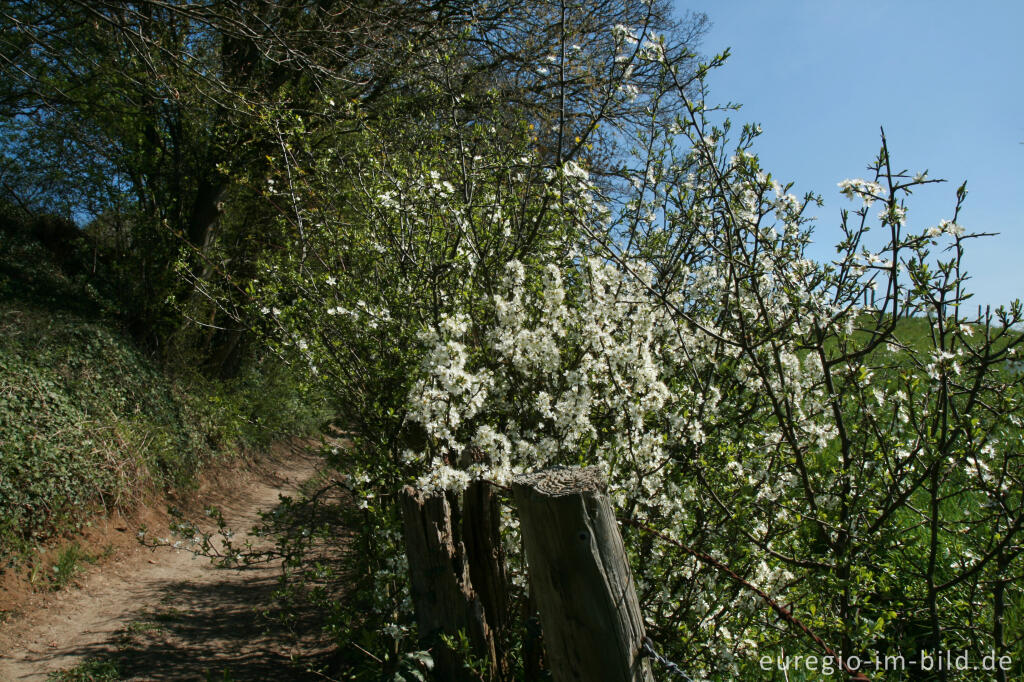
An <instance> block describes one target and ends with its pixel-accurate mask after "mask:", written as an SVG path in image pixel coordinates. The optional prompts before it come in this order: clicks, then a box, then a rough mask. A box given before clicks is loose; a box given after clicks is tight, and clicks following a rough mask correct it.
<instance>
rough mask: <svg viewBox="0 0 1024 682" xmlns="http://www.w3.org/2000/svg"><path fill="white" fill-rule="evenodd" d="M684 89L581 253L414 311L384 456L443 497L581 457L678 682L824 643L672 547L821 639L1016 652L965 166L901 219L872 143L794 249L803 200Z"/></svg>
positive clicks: (851, 644) (998, 429) (997, 359)
mask: <svg viewBox="0 0 1024 682" xmlns="http://www.w3.org/2000/svg"><path fill="white" fill-rule="evenodd" d="M688 107H689V109H688V111H689V116H690V118H689V119H680V122H679V126H678V130H677V132H679V133H681V134H683V135H687V136H689V140H690V143H691V145H690V146H689V147H678V146H669V147H667V148H666V149H665V150H664V155H663V156H662V157H661V158H660V160H656V161H657V162H654V163H649V164H648V166H647V168H646V170H645V177H644V178H641V179H639V180H637V179H636V178H635V177H634V180H637V181H635V182H634V183H633V185H634V186H635V187H640V186H642V187H643V191H640V192H638V193H637V195H636V196H635V197H634V198H633V199H632V200H631V202H628V203H626V204H625V208H624V209H623V210H624V214H625V215H626V216H627V217H628V215H629V214H634V215H635V214H637V213H638V211H639V212H640V214H641V215H643V217H642V218H641V219H640V220H633V221H632V222H630V221H628V220H626V219H623V218H622V217H620V218H619V219H617V220H611V221H610V222H611V223H612V224H614V225H618V226H620V227H621V226H624V225H625V226H627V227H626V228H625V230H624V231H622V232H619V233H615V231H614V230H610V229H605V230H603V231H602V232H600V233H598V232H597V231H591V233H590V235H591V237H592V238H593V240H592V241H591V242H590V247H591V248H590V250H589V255H588V254H587V247H586V246H584V247H583V248H582V249H581V250H580V252H578V253H577V254H576V257H575V258H570V259H567V260H565V261H563V262H561V263H547V264H545V265H543V266H540V265H538V266H536V267H534V268H533V271H532V273H529V272H527V268H525V267H524V265H523V264H522V263H519V262H517V261H511V262H510V263H509V265H508V269H507V273H506V276H505V278H504V281H503V283H502V286H501V287H500V289H499V290H498V291H497V292H496V293H495V294H494V295H493V298H492V305H493V315H492V316H490V317H488V318H481V317H479V316H478V317H477V320H473V319H472V318H471V317H470V316H468V315H466V314H463V313H460V312H458V311H456V312H453V313H451V314H448V315H444V316H442V317H441V318H440V319H439V320H438V321H437V322H436V323H435V324H431V325H428V326H427V327H426V328H425V329H424V331H423V332H422V333H421V335H420V341H421V343H422V344H423V346H424V348H425V352H424V355H423V359H422V364H421V376H420V378H419V379H418V380H417V381H416V383H415V384H414V386H413V388H412V390H411V391H410V393H409V402H408V415H407V418H408V419H409V420H411V421H413V422H416V423H417V424H419V425H420V426H421V427H422V428H423V431H424V433H425V436H426V437H425V440H424V444H423V446H422V447H420V448H413V449H409V450H407V451H406V452H405V454H404V461H405V463H406V465H407V466H408V467H409V468H408V471H409V472H410V474H411V475H415V476H416V480H417V485H418V486H419V487H421V488H424V489H428V490H429V489H435V490H447V491H452V490H460V489H462V488H464V487H465V486H466V485H467V484H468V483H469V482H470V481H472V480H477V479H485V480H490V481H493V482H495V483H497V484H499V485H505V484H507V483H508V481H509V479H510V477H511V476H512V475H514V474H516V473H518V472H522V471H525V470H532V469H537V468H541V467H545V466H549V465H552V464H596V465H598V466H601V467H602V468H603V469H604V470H605V471H606V472H607V475H608V478H609V482H610V486H611V491H612V495H613V499H614V500H615V502H616V504H617V507H618V509H619V512H620V514H621V515H622V518H623V519H624V520H625V521H628V522H630V523H629V524H627V525H624V527H623V528H624V532H625V533H626V535H627V545H628V547H629V550H630V552H631V557H632V560H633V562H634V568H635V575H636V578H637V581H638V588H639V592H640V594H641V599H642V602H643V605H644V609H645V613H646V616H647V618H648V621H649V628H650V630H651V632H652V633H654V634H655V638H656V640H657V641H659V642H660V643H661V644H662V645H663V646H664V647H666V648H667V649H668V650H670V651H671V652H672V653H673V655H675V656H676V657H677V658H680V659H682V660H684V661H686V663H687V666H688V668H689V669H690V670H693V671H699V672H700V674H703V675H707V676H710V677H716V678H721V679H730V678H732V677H733V676H735V675H742V676H744V678H746V676H748V675H756V674H757V672H756V671H757V668H756V667H755V662H756V661H757V660H758V656H759V655H760V654H761V653H762V652H765V651H767V652H769V653H771V654H773V655H774V654H775V653H777V652H779V651H782V650H783V649H785V651H787V652H790V653H799V652H803V653H819V654H820V653H821V651H820V650H818V649H817V645H816V644H815V643H814V642H813V641H812V640H810V639H809V638H806V637H804V636H803V634H802V633H801V632H799V631H794V629H792V628H790V627H789V626H788V625H787V624H786V623H785V622H783V621H781V620H780V619H779V618H778V617H777V615H776V613H775V612H773V611H772V610H771V609H769V608H768V606H767V605H766V604H765V603H764V602H763V600H762V599H761V598H759V597H758V596H757V595H756V594H755V593H754V592H753V591H751V590H750V589H748V587H746V586H744V585H742V584H741V583H740V582H738V581H736V580H735V579H733V578H731V577H730V576H728V575H726V574H723V573H722V572H721V571H719V570H717V569H716V568H715V567H714V566H710V565H707V563H704V562H702V561H700V560H698V558H696V555H695V553H692V552H691V553H687V552H685V551H681V550H680V548H679V547H678V546H677V545H675V544H673V542H672V541H673V540H676V541H682V542H683V543H685V545H687V546H689V547H693V548H697V549H698V550H699V551H700V552H703V553H706V554H707V555H710V556H711V557H713V558H714V559H716V560H718V561H720V562H722V563H724V564H726V565H728V566H729V567H731V568H732V569H733V570H734V571H736V572H737V573H739V574H740V575H741V576H742V577H743V578H744V579H745V580H747V581H748V582H749V583H752V584H753V585H754V586H756V587H759V588H760V589H761V590H763V591H764V592H765V593H767V594H768V595H770V596H772V597H774V599H775V600H776V601H777V602H778V603H783V604H786V605H788V608H789V609H790V610H791V612H792V613H793V614H794V615H796V616H797V617H798V618H799V619H801V620H802V621H803V622H804V623H805V624H806V625H808V626H810V627H811V628H812V629H814V630H816V631H817V632H818V634H819V635H821V636H822V637H824V638H825V640H826V641H828V642H831V644H832V646H833V649H835V650H841V651H843V652H845V653H846V655H857V656H859V657H860V658H861V659H862V660H874V657H875V656H876V655H880V656H884V655H886V654H892V653H897V652H902V653H909V654H910V655H916V653H917V651H918V650H920V649H956V650H960V649H966V650H968V651H970V652H971V654H972V655H973V656H974V657H975V658H976V659H977V660H980V657H981V656H983V655H984V654H985V653H986V652H988V651H989V649H992V650H995V651H997V652H1014V653H1016V654H1018V657H1017V660H1018V661H1020V657H1019V654H1020V647H1021V637H1022V635H1024V632H1022V631H1020V629H1019V625H1017V624H1018V623H1019V620H1018V616H1016V615H1013V616H1011V615H1009V614H1011V613H1015V608H1016V604H1019V600H1020V599H1021V596H1022V595H1021V592H1020V590H1021V585H1020V581H1018V580H1015V579H1014V578H1013V577H1012V576H1013V575H1015V573H1014V570H1015V569H1013V568H1011V567H1012V566H1016V567H1017V569H1016V570H1019V567H1020V552H1019V549H1018V546H1019V539H1020V527H1021V523H1022V521H1024V500H1022V492H1021V490H1022V487H1021V473H1022V470H1021V460H1020V455H1019V453H1020V445H1021V437H1022V436H1021V429H1020V426H1021V417H1022V416H1024V413H1022V402H1021V398H1022V393H1021V378H1020V376H1019V375H1016V374H1014V373H1013V372H1012V371H1010V370H1008V369H1007V365H1006V362H1007V361H1008V360H1012V359H1013V358H1014V357H1016V353H1017V350H1018V348H1019V347H1020V344H1021V343H1022V338H1021V336H1020V334H1018V333H1016V332H1014V331H1013V327H1014V325H1017V324H1019V323H1020V322H1021V320H1022V316H1021V307H1020V304H1019V303H1014V304H1013V305H1012V306H1011V307H1010V308H1008V309H1000V310H998V311H996V312H991V311H986V312H984V313H979V315H978V316H975V317H968V316H966V315H965V314H964V312H963V310H964V309H965V306H964V303H965V302H966V300H967V295H966V292H965V289H964V283H965V273H964V272H963V271H962V269H961V259H962V254H963V250H964V246H965V243H966V241H967V239H969V238H970V235H966V234H965V232H964V230H963V228H962V227H961V226H960V225H959V224H958V223H957V222H956V215H958V214H959V210H960V205H961V203H962V201H963V199H964V197H965V195H966V192H965V189H964V187H961V188H960V189H959V190H958V191H957V206H956V213H955V215H954V219H953V220H950V221H943V223H941V224H940V225H939V226H936V227H926V228H924V229H918V230H916V231H912V230H910V229H908V210H907V207H906V205H905V203H904V202H903V197H905V196H906V195H908V194H909V193H910V191H911V190H912V189H916V188H918V187H919V186H921V185H924V184H927V183H929V182H931V181H930V180H928V179H927V178H926V177H925V176H915V177H909V176H907V175H906V174H904V173H896V172H893V171H892V170H891V166H890V160H889V154H888V148H887V145H886V144H885V141H884V139H883V146H882V150H881V152H880V154H879V157H878V159H877V161H876V163H875V164H874V165H873V167H872V168H873V170H874V172H875V177H874V178H873V179H870V180H859V179H858V180H850V181H846V182H844V183H841V187H842V189H843V190H844V193H846V194H847V195H848V196H849V197H850V198H851V199H854V200H855V201H857V202H859V204H860V206H859V207H858V208H856V209H855V210H854V211H853V212H852V213H851V212H845V211H844V214H843V228H844V232H845V239H844V240H843V242H842V243H840V244H839V246H838V248H837V254H838V255H837V257H836V259H835V260H834V261H832V262H831V263H825V264H817V263H813V262H811V261H810V260H808V259H806V258H805V256H804V248H805V246H806V244H807V243H809V240H810V230H809V228H808V227H807V226H806V224H805V223H806V219H805V218H804V217H803V216H804V211H805V209H806V206H807V201H808V199H805V200H803V201H801V200H798V199H796V198H795V197H793V196H792V195H789V194H787V193H786V191H785V189H784V188H782V187H780V186H779V185H778V184H777V183H776V182H774V181H773V180H772V179H771V178H770V177H769V176H767V175H765V174H764V173H763V172H762V171H761V170H760V169H759V167H758V163H757V160H756V157H754V156H753V155H752V154H751V153H750V151H749V149H750V145H751V143H752V141H753V139H754V138H755V137H756V134H757V131H756V130H755V129H753V128H747V129H745V130H744V131H743V133H742V135H741V138H740V141H739V144H738V146H737V147H736V148H735V149H732V150H728V152H727V150H726V147H725V142H724V138H725V135H724V133H725V130H711V129H710V128H709V127H708V126H709V124H708V123H707V120H706V118H705V116H704V112H703V110H702V107H701V106H700V105H696V106H695V105H689V104H688ZM678 149H682V152H681V153H680V152H677V150H678ZM575 177H576V178H577V180H578V181H579V182H580V183H581V184H582V185H586V184H587V182H586V177H585V175H576V176H575ZM581 189H582V191H588V190H589V191H592V192H596V191H597V188H596V187H593V186H590V187H586V186H584V187H582V188H581ZM879 207H880V210H878V212H877V216H876V218H875V219H876V220H877V226H876V229H878V228H880V229H881V232H882V234H883V235H884V237H883V238H882V239H881V240H880V242H881V243H875V244H873V247H874V248H873V249H871V248H869V241H870V240H869V237H870V235H869V234H868V233H869V231H870V227H872V226H874V225H872V223H873V222H874V221H873V220H872V217H873V216H872V214H873V213H874V212H875V209H876V208H879ZM869 211H870V212H869ZM609 213H610V211H606V213H605V214H604V217H603V219H604V220H605V221H606V222H609V218H608V215H609ZM875 241H876V242H877V241H879V240H875ZM595 243H596V244H597V246H596V248H593V245H594V244H595ZM936 246H942V247H943V251H942V252H940V253H938V254H936V253H933V249H934V248H935V247H936ZM945 254H949V255H948V257H947V255H945ZM925 320H927V334H926V335H924V336H922V335H921V334H920V331H919V328H920V326H921V323H922V322H924V321H925ZM468 449H474V450H475V451H476V452H483V453H485V457H484V458H483V459H482V460H481V458H480V457H479V456H477V457H473V458H468V457H465V456H463V455H464V453H465V452H466V451H467V450H468ZM635 523H639V524H641V525H643V526H647V527H650V528H651V529H652V530H654V531H657V532H658V533H659V534H660V535H657V534H654V533H651V532H646V531H643V530H636V529H635V527H634V525H633V524H635ZM509 532H510V533H514V526H510V528H509ZM509 546H510V547H511V548H515V547H516V546H517V545H516V543H514V542H513V543H510V545H509ZM518 565H521V561H520V562H519V563H518ZM1018 666H1019V663H1018Z"/></svg>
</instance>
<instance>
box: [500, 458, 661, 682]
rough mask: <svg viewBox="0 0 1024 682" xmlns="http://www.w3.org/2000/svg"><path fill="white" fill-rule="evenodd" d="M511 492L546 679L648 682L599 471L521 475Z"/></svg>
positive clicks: (639, 620)
mask: <svg viewBox="0 0 1024 682" xmlns="http://www.w3.org/2000/svg"><path fill="white" fill-rule="evenodd" d="M512 492H513V496H514V497H515V503H516V507H517V508H518V510H519V520H520V529H521V531H522V535H523V543H524V545H525V546H526V560H527V564H528V565H529V571H530V581H531V585H532V587H533V590H534V593H535V594H536V597H537V605H538V610H539V611H540V621H541V628H542V630H543V636H544V645H545V649H546V652H547V662H548V667H549V669H550V670H551V672H552V674H553V675H554V679H555V680H556V681H557V682H575V681H579V682H593V681H594V680H601V681H602V682H653V681H654V675H653V673H652V672H651V665H650V662H649V661H648V659H647V658H646V657H645V656H644V652H643V641H644V636H645V635H644V624H643V617H642V615H641V613H640V604H639V601H638V600H637V596H636V588H635V587H634V586H633V578H632V576H631V574H630V570H629V562H628V561H627V560H626V552H625V548H624V547H623V544H622V536H621V535H620V534H619V528H618V524H617V523H616V521H615V514H614V512H613V511H612V506H611V500H609V498H608V494H607V492H606V487H605V482H604V477H603V476H602V474H601V472H600V470H599V469H597V468H596V467H587V468H583V469H581V468H554V469H547V470H544V471H539V472H536V473H532V474H524V475H522V476H517V477H516V478H515V479H514V480H513V482H512Z"/></svg>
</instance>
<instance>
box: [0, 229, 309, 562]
mask: <svg viewBox="0 0 1024 682" xmlns="http://www.w3.org/2000/svg"><path fill="white" fill-rule="evenodd" d="M0 222H3V224H0V574H2V573H3V572H5V571H7V570H11V569H12V568H15V567H18V566H23V565H24V564H25V560H26V559H27V558H29V557H31V556H32V555H33V554H34V553H35V552H36V551H37V550H38V548H39V547H40V546H42V545H43V543H46V542H48V541H50V540H51V539H53V538H56V537H58V536H60V535H66V534H71V533H74V532H75V531H76V530H79V529H81V527H82V526H83V524H85V523H87V522H88V521H89V519H90V518H92V517H94V515H96V514H103V513H107V512H110V511H112V510H115V509H116V510H119V511H128V510H131V509H132V508H133V507H135V506H136V505H138V504H139V503H140V502H141V501H142V500H143V499H144V497H145V496H147V495H148V494H150V493H163V492H174V491H186V490H188V489H190V488H193V487H194V486H195V485H196V483H197V480H198V478H197V477H198V476H199V474H200V472H201V471H202V470H203V467H204V466H205V465H207V464H209V463H211V462H214V461H221V462H223V461H227V460H229V458H232V457H235V456H237V454H238V453H240V452H246V451H251V450H253V449H257V448H260V447H263V446H266V445H267V444H269V442H271V441H272V440H275V439H277V438H280V437H283V436H285V435H299V434H302V433H308V432H309V431H311V430H313V429H315V428H316V427H317V426H318V425H319V424H320V422H321V420H322V419H323V417H324V414H323V413H322V408H321V407H319V405H318V403H317V401H315V400H311V399H310V397H309V396H303V395H302V394H301V391H300V388H299V385H298V383H297V382H296V381H294V380H293V379H292V378H290V377H289V375H288V373H287V372H286V371H285V370H284V369H282V368H281V367H279V366H278V365H276V364H274V363H272V362H270V361H267V362H262V363H261V362H257V361H255V360H251V361H249V362H248V363H247V365H246V366H244V367H243V370H242V371H241V372H240V373H239V374H238V375H237V376H236V377H235V378H233V379H230V380H215V379H210V378H207V377H204V376H202V375H201V374H199V373H198V372H196V371H194V370H188V369H186V368H185V367H184V366H183V365H184V363H179V367H177V368H176V369H173V370H172V369H169V368H168V367H166V366H161V365H160V364H158V363H156V362H155V361H154V360H153V359H152V358H151V357H150V355H148V354H147V353H146V352H144V351H143V350H142V349H141V348H140V346H138V345H137V344H136V343H135V342H134V341H133V339H132V338H131V337H130V335H129V334H128V333H127V332H126V331H125V330H126V324H125V317H126V315H125V314H124V311H123V310H122V309H120V308H119V306H121V304H120V303H119V302H118V300H117V297H116V295H107V294H105V293H104V285H103V282H102V278H101V277H98V276H97V275H96V269H95V265H93V264H91V263H90V262H89V257H90V253H89V252H88V249H87V248H85V246H86V244H85V242H84V240H83V241H82V242H80V243H78V244H74V243H71V244H69V243H67V242H66V241H65V242H62V243H61V244H60V245H59V246H58V247H57V248H54V246H53V245H52V244H51V245H48V246H44V243H45V242H46V241H47V240H46V239H45V229H44V230H43V233H44V234H42V235H40V229H39V226H38V225H36V226H34V227H33V226H32V225H27V224H18V223H17V222H16V221H11V220H6V221H0ZM107 291H109V286H108V287H107ZM90 551H91V550H90ZM85 555H86V556H91V554H88V553H87V554H85ZM54 571H55V575H58V576H59V567H58V568H55V569H54Z"/></svg>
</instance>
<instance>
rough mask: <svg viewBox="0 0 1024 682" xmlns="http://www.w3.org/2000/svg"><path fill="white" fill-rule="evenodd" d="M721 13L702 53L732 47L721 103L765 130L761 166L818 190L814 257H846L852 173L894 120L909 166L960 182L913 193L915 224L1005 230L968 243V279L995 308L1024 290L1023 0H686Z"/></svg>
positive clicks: (719, 77)
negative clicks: (844, 193)
mask: <svg viewBox="0 0 1024 682" xmlns="http://www.w3.org/2000/svg"><path fill="white" fill-rule="evenodd" d="M676 2H677V3H678V6H679V8H680V9H681V10H692V11H696V12H704V13H706V14H707V15H708V17H709V18H710V19H711V21H712V24H713V25H712V27H711V31H710V32H709V33H708V34H707V36H706V38H705V39H704V43H703V46H702V52H703V53H704V54H713V53H716V52H720V51H722V50H723V49H724V48H726V47H730V48H732V56H731V57H730V58H729V61H728V62H727V63H726V65H725V66H723V67H722V68H720V69H718V70H717V71H715V72H713V73H712V74H711V75H710V76H709V79H708V83H709V85H710V88H711V96H710V97H709V100H708V101H709V103H711V102H716V103H722V102H725V101H733V102H736V103H740V104H742V105H743V108H742V109H741V110H740V111H739V112H736V113H734V114H733V116H732V118H733V120H734V122H747V121H756V122H758V123H760V124H761V125H762V127H763V128H764V135H763V136H762V137H761V138H760V139H759V140H758V143H757V147H756V148H755V150H757V151H759V155H760V157H761V159H762V163H763V166H764V167H765V168H766V169H767V170H769V171H771V172H772V174H773V175H774V176H775V177H776V178H777V179H779V180H780V181H782V182H785V181H790V180H791V181H794V182H795V183H796V184H795V185H794V192H795V193H796V194H798V195H800V194H803V193H804V192H805V191H808V190H811V191H814V192H817V193H820V194H821V195H822V196H823V198H824V199H825V206H824V207H823V208H820V209H816V210H815V211H814V215H816V216H817V217H818V220H817V221H816V224H817V227H816V229H815V244H814V246H813V247H812V251H811V253H810V255H811V256H812V257H814V258H816V259H819V260H820V259H825V258H829V257H830V256H832V255H834V254H835V250H834V248H831V247H832V245H833V244H834V243H835V241H837V239H838V235H839V230H838V224H839V209H840V208H841V207H844V206H849V207H853V204H851V203H850V202H848V201H847V200H845V199H844V198H842V197H841V196H840V195H839V194H838V188H837V187H836V183H838V182H839V181H840V180H843V179H844V178H852V177H867V175H868V171H867V170H866V166H867V164H868V163H870V162H871V161H872V160H873V159H874V157H875V155H876V154H877V152H878V148H879V142H880V137H879V128H880V127H881V126H884V127H885V133H886V137H887V139H888V142H889V151H890V154H891V157H892V160H893V163H894V165H895V166H896V167H897V168H898V169H903V168H906V169H908V170H910V171H912V172H917V171H922V170H925V169H927V170H928V171H929V176H931V177H934V178H945V179H947V180H948V181H949V182H947V183H945V184H940V185H931V186H929V187H927V188H922V189H921V190H920V191H919V192H915V193H914V195H913V196H911V197H910V198H909V200H908V204H907V205H908V208H909V212H908V220H909V226H910V227H911V229H915V230H916V229H918V228H927V227H929V226H931V225H935V224H936V223H938V221H939V220H940V219H941V218H946V217H952V209H953V207H954V205H955V190H956V188H957V186H958V185H959V184H960V183H961V182H962V181H963V180H967V188H968V191H969V195H968V199H967V204H966V206H965V208H964V210H963V211H962V212H961V215H960V223H961V224H962V225H963V226H964V227H965V228H966V229H967V230H968V231H969V232H971V231H979V232H999V233H1000V234H999V236H996V237H989V238H985V239H981V240H974V241H972V242H969V244H968V251H967V259H966V261H967V269H968V271H969V273H970V274H971V275H972V277H973V280H972V282H971V283H970V284H969V285H968V286H969V290H971V291H973V292H974V293H975V297H974V298H973V299H972V301H971V304H969V307H968V310H974V308H973V305H975V304H977V303H982V304H991V305H992V306H993V307H995V306H996V305H999V304H1004V303H1008V302H1009V301H1010V300H1012V299H1015V298H1022V299H1024V144H1022V143H1024V0H999V1H996V0H991V1H989V0H975V1H974V2H954V1H953V0H932V1H931V2H928V1H925V0H889V1H883V0H860V1H856V0H775V1H768V0H676Z"/></svg>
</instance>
